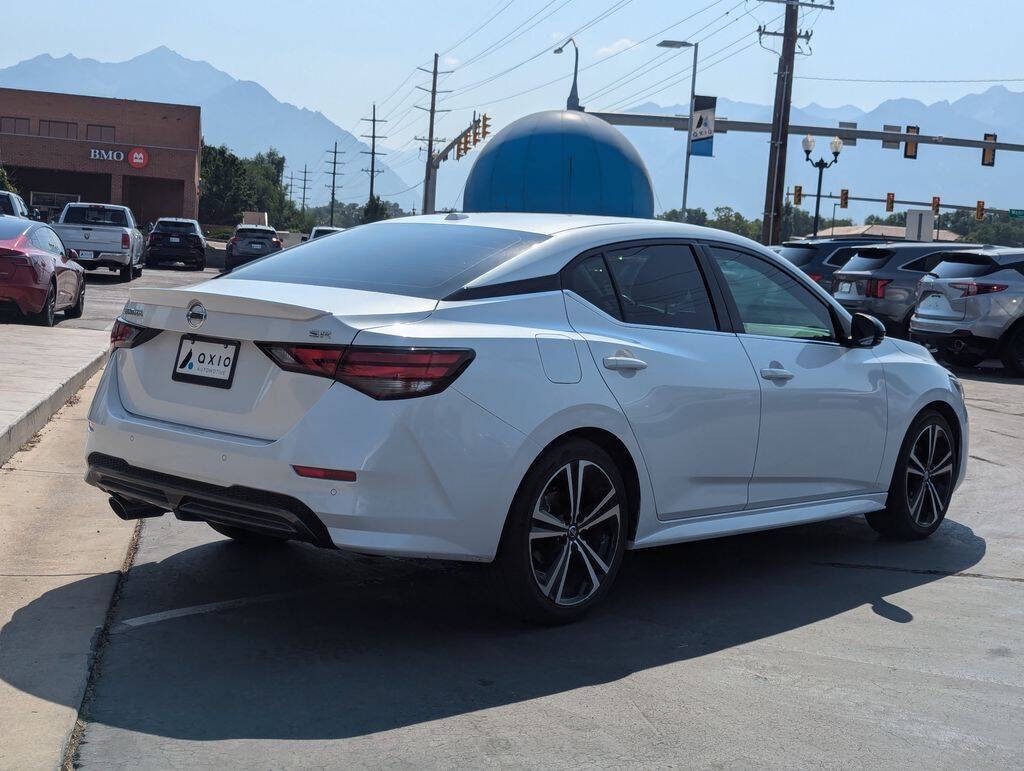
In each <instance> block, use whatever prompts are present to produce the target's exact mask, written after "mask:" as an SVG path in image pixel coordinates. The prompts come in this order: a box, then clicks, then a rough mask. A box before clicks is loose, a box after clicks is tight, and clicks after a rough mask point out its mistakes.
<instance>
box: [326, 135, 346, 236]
mask: <svg viewBox="0 0 1024 771" xmlns="http://www.w3.org/2000/svg"><path fill="white" fill-rule="evenodd" d="M327 152H329V153H330V152H332V151H330V150H328V151H327ZM341 154H342V155H344V154H345V153H341ZM332 155H333V156H334V157H333V158H332V159H331V227H332V228H333V227H334V201H335V198H334V192H335V178H336V177H337V176H338V174H339V173H342V174H343V173H344V172H339V171H338V143H337V142H335V143H334V151H333V153H332Z"/></svg>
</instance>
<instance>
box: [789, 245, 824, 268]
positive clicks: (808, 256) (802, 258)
mask: <svg viewBox="0 0 1024 771" xmlns="http://www.w3.org/2000/svg"><path fill="white" fill-rule="evenodd" d="M817 252H818V250H817V249H815V248H814V247H813V246H794V245H792V244H783V245H782V248H781V249H780V250H779V254H781V255H782V256H783V257H785V258H786V259H787V260H789V261H790V262H791V263H792V264H793V265H796V267H798V268H802V267H803V266H804V265H807V264H808V263H809V262H810V261H811V260H813V259H814V255H815V254H817Z"/></svg>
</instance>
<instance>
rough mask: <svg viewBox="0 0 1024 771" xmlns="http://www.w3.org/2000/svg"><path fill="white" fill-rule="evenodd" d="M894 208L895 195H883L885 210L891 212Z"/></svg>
mask: <svg viewBox="0 0 1024 771" xmlns="http://www.w3.org/2000/svg"><path fill="white" fill-rule="evenodd" d="M895 207H896V194H895V193H886V194H885V210H886V211H892V210H893V209H894V208H895Z"/></svg>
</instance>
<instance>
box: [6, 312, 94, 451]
mask: <svg viewBox="0 0 1024 771" xmlns="http://www.w3.org/2000/svg"><path fill="white" fill-rule="evenodd" d="M109 341H110V334H109V333H108V332H106V331H100V330H94V329H71V328H67V327H64V328H61V327H59V326H58V327H53V328H47V327H33V326H28V325H25V324H0V464H2V463H4V462H5V461H7V459H8V458H10V457H11V456H12V455H13V454H14V453H15V452H17V450H18V448H19V447H21V446H22V445H23V444H24V443H25V442H27V441H28V440H29V439H31V438H32V435H33V434H35V433H36V432H37V431H38V430H39V429H41V428H42V427H43V426H45V425H46V422H47V421H48V420H49V419H50V418H51V417H52V416H53V414H54V413H55V412H56V411H57V410H59V409H60V408H61V406H62V405H63V404H64V403H65V402H66V401H67V400H68V399H69V398H70V397H71V395H72V394H74V393H77V392H78V391H79V390H80V389H81V388H82V386H83V385H85V383H86V381H87V380H88V379H89V378H90V377H91V376H92V375H93V374H94V373H95V372H96V371H97V370H99V369H100V367H102V366H103V362H104V361H106V357H107V346H108V345H109Z"/></svg>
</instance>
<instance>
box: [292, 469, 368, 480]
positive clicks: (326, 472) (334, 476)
mask: <svg viewBox="0 0 1024 771" xmlns="http://www.w3.org/2000/svg"><path fill="white" fill-rule="evenodd" d="M292 468H293V469H295V473H296V474H298V475H299V476H300V477H309V478H310V479H331V480H334V481H336V482H355V481H356V472H354V471H344V470H342V469H334V468H317V467H316V466H294V465H293V466H292Z"/></svg>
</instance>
